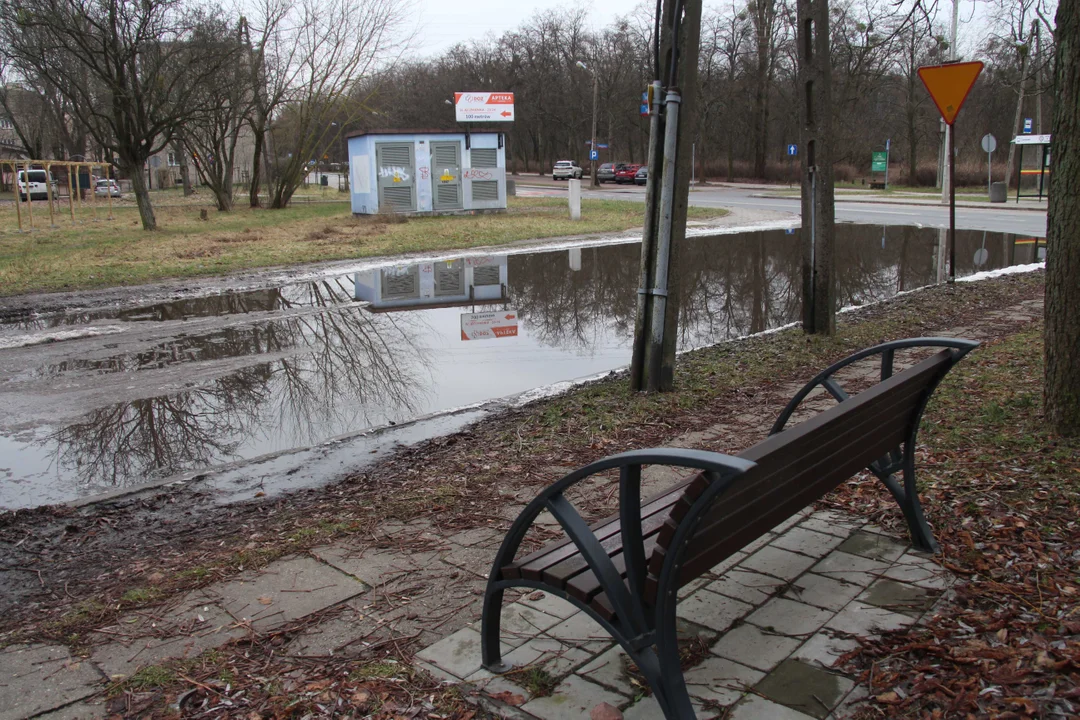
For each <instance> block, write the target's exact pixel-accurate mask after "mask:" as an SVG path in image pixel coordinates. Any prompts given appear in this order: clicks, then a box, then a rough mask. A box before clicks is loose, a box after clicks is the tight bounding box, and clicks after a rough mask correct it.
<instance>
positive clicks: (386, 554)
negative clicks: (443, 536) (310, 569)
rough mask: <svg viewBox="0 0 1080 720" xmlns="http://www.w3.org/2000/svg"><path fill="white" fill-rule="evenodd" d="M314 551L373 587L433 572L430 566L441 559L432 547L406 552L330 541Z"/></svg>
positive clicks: (321, 558)
mask: <svg viewBox="0 0 1080 720" xmlns="http://www.w3.org/2000/svg"><path fill="white" fill-rule="evenodd" d="M312 554H313V555H315V557H317V558H319V559H320V560H322V561H323V562H324V563H326V564H327V565H331V566H333V567H335V568H337V569H338V570H340V571H341V572H343V573H348V574H349V575H352V576H353V577H355V578H358V579H359V580H361V581H362V582H363V583H365V584H366V585H370V586H371V587H380V586H382V585H385V584H387V583H391V582H394V581H397V580H401V579H402V578H405V577H410V576H415V575H416V574H417V573H423V572H425V571H427V572H430V568H432V567H433V566H434V563H436V562H437V561H438V559H439V553H438V552H435V551H433V550H428V551H421V552H406V551H403V550H396V549H386V548H375V547H359V548H358V547H351V546H348V545H327V546H325V547H320V548H315V549H314V550H312Z"/></svg>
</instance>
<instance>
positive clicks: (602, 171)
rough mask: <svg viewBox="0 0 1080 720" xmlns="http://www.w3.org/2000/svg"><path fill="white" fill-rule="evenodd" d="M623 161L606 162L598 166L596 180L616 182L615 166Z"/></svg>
mask: <svg viewBox="0 0 1080 720" xmlns="http://www.w3.org/2000/svg"><path fill="white" fill-rule="evenodd" d="M619 164H621V163H604V164H603V165H601V166H600V167H598V168H596V182H598V183H603V182H614V181H615V166H616V165H619Z"/></svg>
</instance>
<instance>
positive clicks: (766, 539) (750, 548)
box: [742, 532, 776, 555]
mask: <svg viewBox="0 0 1080 720" xmlns="http://www.w3.org/2000/svg"><path fill="white" fill-rule="evenodd" d="M775 539H776V535H774V534H773V533H771V532H770V533H765V534H764V535H762V536H761V537H759V538H758V539H757V540H755V541H754V542H752V543H750V544H749V545H747V546H746V547H744V548H743V549H742V552H744V553H746V554H747V555H753V554H754V553H756V552H757V551H758V550H760V549H761V548H763V547H765V546H766V545H768V544H769V543H771V542H772V541H773V540H775Z"/></svg>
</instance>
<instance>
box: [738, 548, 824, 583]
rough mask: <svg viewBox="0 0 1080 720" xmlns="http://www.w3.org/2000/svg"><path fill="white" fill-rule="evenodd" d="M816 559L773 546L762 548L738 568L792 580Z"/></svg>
mask: <svg viewBox="0 0 1080 720" xmlns="http://www.w3.org/2000/svg"><path fill="white" fill-rule="evenodd" d="M815 560H816V558H812V557H807V556H805V555H799V554H798V553H793V552H790V551H788V550H784V549H782V548H778V547H776V546H774V545H770V546H769V547H766V548H762V549H761V550H758V551H757V552H756V553H754V554H753V555H751V556H750V557H748V558H746V560H743V561H742V562H741V563H740V564H739V567H740V568H742V569H744V570H753V571H754V572H759V573H765V574H766V575H772V576H773V577H778V578H780V579H781V580H794V579H795V578H797V577H798V576H799V575H801V574H802V573H803V572H805V571H806V569H807V568H809V567H810V566H811V565H813V564H814V561H815Z"/></svg>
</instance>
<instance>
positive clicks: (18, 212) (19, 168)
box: [0, 160, 113, 232]
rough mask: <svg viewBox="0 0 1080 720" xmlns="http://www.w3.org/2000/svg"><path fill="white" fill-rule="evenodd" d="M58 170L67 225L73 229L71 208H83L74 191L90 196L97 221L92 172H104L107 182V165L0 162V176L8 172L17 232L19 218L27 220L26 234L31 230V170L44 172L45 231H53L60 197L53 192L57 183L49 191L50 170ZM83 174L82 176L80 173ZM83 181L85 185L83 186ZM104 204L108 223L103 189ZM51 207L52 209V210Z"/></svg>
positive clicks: (108, 194) (109, 195)
mask: <svg viewBox="0 0 1080 720" xmlns="http://www.w3.org/2000/svg"><path fill="white" fill-rule="evenodd" d="M54 167H59V168H62V169H63V170H64V172H65V174H66V176H67V177H66V181H67V182H66V184H65V187H66V188H67V191H68V193H67V195H68V211H69V213H70V215H71V224H72V225H74V224H75V223H76V221H75V206H76V203H77V204H78V206H79V209H80V210H81V209H82V206H83V204H84V199H83V193H82V192H74V190H75V189H76V188H78V189H79V190H84V189H85V190H88V191H89V192H88V193H86V194H88V195H89V196H90V202H89V204H90V207H91V210H92V212H93V215H94V221H95V222H96V221H97V219H98V215H97V202H96V195H97V193H96V192H95V188H94V182H93V179H94V177H95V176H94V173H93V171H94V169H96V168H100V169H102V170H104V177H103V178H102V179H104V180H110V179H111V178H110V172H111V167H110V165H109V164H108V163H98V162H74V161H67V160H0V173H4V172H6V171H7V170H8V168H10V169H11V187H12V190H13V193H14V196H15V217H16V219H17V222H18V224H19V231H20V232H22V230H23V215H24V214H25V215H26V217H27V221H28V223H29V225H30V228H29V229H30V230H31V231H32V230H33V229H34V199H33V195H34V194H33V193H31V191H30V182H31V180H30V173H31V171H33V170H44V172H45V199H46V200H47V201H48V205H49V227H56V216H57V215H58V214H59V213H60V212H61V210H60V196H59V193H58V192H57V191H58V190H59V188H60V184H59V183H57V189H56V190H54V189H53V179H54V176H53V168H54ZM84 170H85V173H84V172H83V171H84ZM20 172H22V174H23V181H22V183H21V184H20V182H19V173H20ZM84 180H85V184H84ZM105 196H106V198H107V202H108V210H109V215H108V218H107V219H108V220H112V219H113V208H112V188H111V187H107V191H106V193H105ZM54 205H55V208H54Z"/></svg>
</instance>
